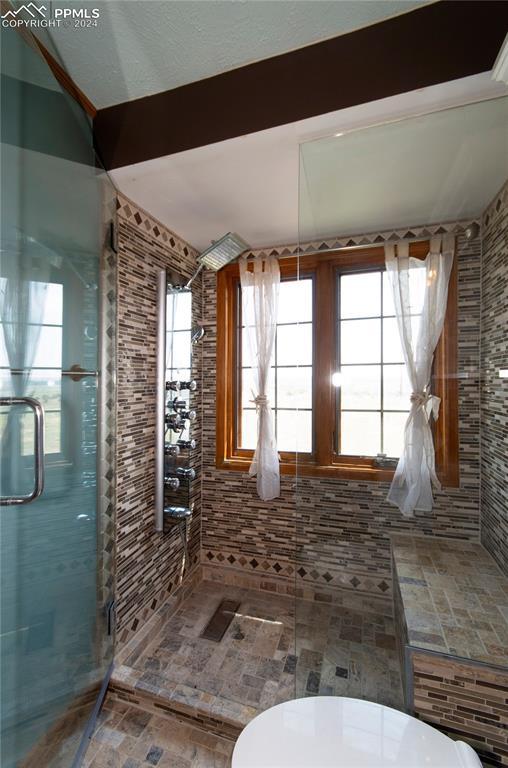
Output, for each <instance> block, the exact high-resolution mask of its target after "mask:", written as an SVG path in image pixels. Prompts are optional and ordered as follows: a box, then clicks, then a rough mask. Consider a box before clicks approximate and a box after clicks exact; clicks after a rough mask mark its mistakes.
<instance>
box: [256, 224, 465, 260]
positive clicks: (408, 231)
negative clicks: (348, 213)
mask: <svg viewBox="0 0 508 768" xmlns="http://www.w3.org/2000/svg"><path fill="white" fill-rule="evenodd" d="M472 223H477V224H479V221H478V220H477V219H466V220H460V221H452V222H448V223H445V224H428V225H426V226H421V225H420V226H414V227H404V228H402V229H388V230H385V231H383V232H371V233H370V234H361V235H344V236H341V237H332V238H324V239H322V240H306V241H305V242H303V243H291V244H290V245H274V246H271V245H270V246H266V247H265V248H253V249H252V250H250V251H248V252H247V256H248V257H249V256H252V257H257V256H276V257H277V258H281V257H285V256H298V255H300V256H301V255H305V254H306V253H315V252H316V251H323V252H326V251H329V250H335V249H337V248H352V247H355V246H361V245H364V246H370V245H383V243H389V242H392V241H394V240H405V239H412V240H414V239H417V238H427V237H433V236H434V235H444V234H446V233H448V232H449V233H456V234H458V233H459V232H462V231H463V230H464V229H465V228H466V227H467V226H469V225H470V224H472Z"/></svg>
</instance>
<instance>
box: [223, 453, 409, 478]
mask: <svg viewBox="0 0 508 768" xmlns="http://www.w3.org/2000/svg"><path fill="white" fill-rule="evenodd" d="M251 461H252V460H251V459H247V458H243V457H239V456H234V457H232V458H228V459H222V460H219V461H217V464H216V467H217V469H222V470H229V471H232V472H245V473H247V472H248V471H249V467H250V465H251ZM394 472H395V470H394V469H387V468H384V467H372V466H360V465H357V466H355V465H350V464H347V465H346V464H339V463H337V464H330V465H326V466H324V465H318V464H313V463H311V462H304V461H301V462H298V463H295V462H287V461H282V462H281V464H280V473H281V475H292V476H296V475H299V476H300V477H333V478H335V479H337V480H363V481H364V482H368V483H370V482H391V481H392V478H393V475H394Z"/></svg>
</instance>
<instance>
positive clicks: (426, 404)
mask: <svg viewBox="0 0 508 768" xmlns="http://www.w3.org/2000/svg"><path fill="white" fill-rule="evenodd" d="M409 399H410V401H411V404H412V405H414V406H415V407H416V408H422V409H423V411H424V412H425V415H426V416H427V418H428V419H429V418H430V414H432V416H433V417H434V419H437V418H438V416H439V405H440V403H441V398H440V397H437V395H432V394H431V393H430V392H429V391H427V390H423V391H422V392H412V393H411V397H410V398H409Z"/></svg>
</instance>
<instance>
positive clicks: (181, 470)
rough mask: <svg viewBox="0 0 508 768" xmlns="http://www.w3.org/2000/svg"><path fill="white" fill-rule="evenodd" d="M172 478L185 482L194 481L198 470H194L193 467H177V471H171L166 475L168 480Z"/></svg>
mask: <svg viewBox="0 0 508 768" xmlns="http://www.w3.org/2000/svg"><path fill="white" fill-rule="evenodd" d="M171 477H176V478H179V477H181V478H182V479H184V480H194V479H195V477H196V470H195V469H192V468H191V467H176V468H175V469H171V470H170V471H169V472H168V474H167V475H166V479H168V478H171Z"/></svg>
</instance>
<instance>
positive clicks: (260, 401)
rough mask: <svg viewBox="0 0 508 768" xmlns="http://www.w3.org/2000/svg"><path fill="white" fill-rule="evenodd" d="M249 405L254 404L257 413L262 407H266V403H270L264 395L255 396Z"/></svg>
mask: <svg viewBox="0 0 508 768" xmlns="http://www.w3.org/2000/svg"><path fill="white" fill-rule="evenodd" d="M250 402H251V403H254V405H255V406H256V411H259V409H260V408H262V407H263V406H268V403H269V402H270V401H269V400H268V398H267V396H266V395H256V397H255V398H254V399H253V400H251V401H250Z"/></svg>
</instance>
